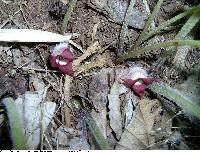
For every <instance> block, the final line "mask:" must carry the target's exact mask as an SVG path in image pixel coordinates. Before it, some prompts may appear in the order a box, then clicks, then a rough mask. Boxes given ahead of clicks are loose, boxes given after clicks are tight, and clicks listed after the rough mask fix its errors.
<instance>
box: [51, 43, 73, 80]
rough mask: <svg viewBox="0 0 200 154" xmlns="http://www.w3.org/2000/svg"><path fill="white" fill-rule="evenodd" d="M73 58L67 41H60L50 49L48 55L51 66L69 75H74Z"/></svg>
mask: <svg viewBox="0 0 200 154" xmlns="http://www.w3.org/2000/svg"><path fill="white" fill-rule="evenodd" d="M73 60H74V55H73V52H72V49H71V48H70V46H69V44H68V43H60V44H59V45H57V46H56V47H55V48H54V49H53V50H52V53H51V55H50V63H51V66H52V67H54V68H58V69H59V71H60V72H61V73H63V74H67V75H69V76H74V71H73V67H72V63H73Z"/></svg>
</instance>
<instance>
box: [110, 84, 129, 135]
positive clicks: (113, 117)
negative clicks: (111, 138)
mask: <svg viewBox="0 0 200 154" xmlns="http://www.w3.org/2000/svg"><path fill="white" fill-rule="evenodd" d="M126 91H127V88H126V87H125V86H124V85H122V84H120V83H119V82H118V81H116V82H115V83H114V84H113V86H112V87H111V90H110V94H108V100H109V106H108V108H109V109H110V111H109V118H110V126H111V128H112V129H113V131H114V132H115V133H116V137H117V139H120V137H121V134H122V115H121V109H120V107H121V100H120V98H119V96H120V94H123V93H125V92H126Z"/></svg>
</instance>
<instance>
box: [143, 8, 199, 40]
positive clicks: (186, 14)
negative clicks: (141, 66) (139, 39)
mask: <svg viewBox="0 0 200 154" xmlns="http://www.w3.org/2000/svg"><path fill="white" fill-rule="evenodd" d="M198 10H200V5H197V6H195V7H193V8H191V9H189V10H187V11H185V12H183V13H180V14H178V15H177V16H175V17H173V18H171V19H169V20H167V21H165V22H163V23H162V24H160V25H159V26H158V27H157V28H156V30H154V31H151V32H149V34H147V35H146V36H145V37H144V39H143V41H145V40H147V39H149V38H150V37H152V36H153V35H155V34H158V33H160V32H161V30H165V29H166V28H167V27H168V26H170V25H172V24H173V23H175V22H176V21H178V20H180V19H182V18H184V17H186V16H190V15H192V14H193V13H194V12H195V11H198Z"/></svg>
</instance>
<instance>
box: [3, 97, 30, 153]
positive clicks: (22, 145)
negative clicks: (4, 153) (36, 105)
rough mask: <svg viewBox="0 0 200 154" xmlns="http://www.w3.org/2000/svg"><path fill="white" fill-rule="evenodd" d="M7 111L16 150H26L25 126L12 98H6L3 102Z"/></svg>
mask: <svg viewBox="0 0 200 154" xmlns="http://www.w3.org/2000/svg"><path fill="white" fill-rule="evenodd" d="M2 103H3V104H4V105H5V107H6V110H7V115H8V119H9V126H10V132H11V138H12V142H13V146H14V147H13V149H14V150H25V149H26V142H25V140H24V139H25V138H24V135H23V126H22V122H21V119H20V118H19V114H18V112H17V109H16V104H15V102H14V100H13V99H12V98H5V99H3V100H2Z"/></svg>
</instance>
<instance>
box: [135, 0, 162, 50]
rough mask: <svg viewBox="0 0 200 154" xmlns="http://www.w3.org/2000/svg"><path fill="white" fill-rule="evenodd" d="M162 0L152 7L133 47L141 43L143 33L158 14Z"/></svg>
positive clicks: (145, 32)
mask: <svg viewBox="0 0 200 154" xmlns="http://www.w3.org/2000/svg"><path fill="white" fill-rule="evenodd" d="M163 1H164V0H159V1H158V2H157V4H156V6H155V7H154V10H153V12H152V14H151V15H150V16H149V19H148V20H147V22H146V24H145V26H144V29H143V31H142V33H141V35H140V36H139V38H138V40H137V42H136V43H135V45H134V46H135V47H138V46H139V45H140V44H141V43H142V40H143V39H144V37H145V35H146V34H147V32H148V29H149V26H150V25H151V23H152V22H153V20H154V19H155V16H156V15H157V14H158V12H159V11H160V7H161V5H162V3H163Z"/></svg>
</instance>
